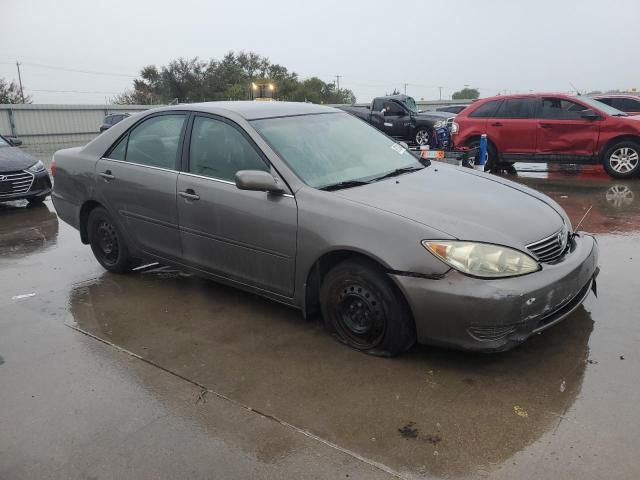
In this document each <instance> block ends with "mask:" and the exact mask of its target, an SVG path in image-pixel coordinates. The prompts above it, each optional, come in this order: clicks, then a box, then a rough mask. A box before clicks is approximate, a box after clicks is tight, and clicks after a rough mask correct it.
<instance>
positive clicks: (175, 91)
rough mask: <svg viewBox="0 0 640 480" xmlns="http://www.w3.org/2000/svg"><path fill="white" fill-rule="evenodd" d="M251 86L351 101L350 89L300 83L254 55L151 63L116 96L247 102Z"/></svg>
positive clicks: (280, 94)
mask: <svg viewBox="0 0 640 480" xmlns="http://www.w3.org/2000/svg"><path fill="white" fill-rule="evenodd" d="M251 83H273V84H274V85H275V88H276V97H277V98H278V99H280V100H291V101H308V102H314V103H354V102H355V95H354V94H353V92H352V91H351V90H348V89H339V90H338V89H336V88H335V86H334V85H333V84H332V83H325V82H323V81H322V80H320V79H319V78H315V77H313V78H308V79H305V80H300V79H299V78H298V75H297V74H296V73H295V72H289V70H287V68H285V67H284V66H282V65H279V64H274V63H271V61H270V60H269V59H268V58H266V57H263V56H261V55H258V54H257V53H253V52H240V53H237V54H236V53H234V52H229V53H227V54H226V55H225V56H224V57H223V58H222V59H221V60H216V59H211V60H209V61H208V62H202V61H200V60H199V59H198V58H197V57H196V58H192V59H184V58H179V59H176V60H174V61H172V62H170V63H169V64H168V65H166V66H161V67H156V66H155V65H149V66H146V67H144V68H143V69H142V70H141V71H140V78H136V79H135V80H134V82H133V88H132V89H130V90H127V91H125V92H123V93H122V94H120V95H118V96H116V97H115V98H114V99H113V101H114V102H115V103H121V104H143V105H148V104H154V103H170V102H172V101H175V99H178V101H179V102H182V103H189V102H200V101H212V100H247V99H249V98H250V87H251Z"/></svg>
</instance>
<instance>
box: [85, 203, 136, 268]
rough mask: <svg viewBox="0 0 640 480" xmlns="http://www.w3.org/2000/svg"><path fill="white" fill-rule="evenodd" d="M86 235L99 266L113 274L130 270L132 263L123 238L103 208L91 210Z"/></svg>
mask: <svg viewBox="0 0 640 480" xmlns="http://www.w3.org/2000/svg"><path fill="white" fill-rule="evenodd" d="M87 233H88V234H89V244H90V245H91V250H92V251H93V254H94V255H95V257H96V259H97V260H98V262H100V265H102V266H103V267H104V268H106V269H107V270H109V271H110V272H113V273H125V272H128V271H130V270H131V268H132V266H133V262H132V259H131V257H130V256H129V249H128V248H127V244H126V242H125V240H124V237H123V236H122V234H121V233H120V230H119V229H118V227H117V226H116V224H115V222H114V221H113V219H112V218H111V216H110V215H109V213H108V212H107V211H106V210H105V209H104V208H102V207H96V208H94V209H93V210H91V213H89V219H88V221H87Z"/></svg>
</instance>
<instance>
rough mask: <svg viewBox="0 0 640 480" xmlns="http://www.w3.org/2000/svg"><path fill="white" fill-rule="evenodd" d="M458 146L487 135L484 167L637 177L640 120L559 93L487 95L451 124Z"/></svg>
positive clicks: (582, 99)
mask: <svg viewBox="0 0 640 480" xmlns="http://www.w3.org/2000/svg"><path fill="white" fill-rule="evenodd" d="M451 133H452V138H453V142H454V144H455V146H456V147H457V148H459V147H462V146H476V145H477V144H478V143H479V139H480V135H481V134H483V133H486V134H487V136H488V140H489V143H488V149H487V157H488V158H487V165H488V168H496V167H498V168H499V167H500V165H504V164H507V165H509V164H513V163H514V162H520V161H525V162H545V163H552V162H560V163H577V164H598V163H601V164H602V165H603V166H604V168H605V170H606V171H607V173H608V174H609V175H610V176H611V177H615V178H629V177H633V176H635V175H637V174H638V173H640V117H632V116H628V115H627V114H626V113H624V112H621V111H620V110H616V109H615V108H612V107H610V106H608V105H605V104H604V103H601V102H600V101H598V100H594V99H592V98H588V97H574V96H571V95H562V94H528V95H510V96H498V97H490V98H485V99H482V100H478V101H477V102H474V103H473V104H472V105H470V106H469V107H468V108H466V109H465V110H463V111H462V112H461V113H459V114H458V116H457V117H456V118H455V120H454V122H453V124H452V129H451Z"/></svg>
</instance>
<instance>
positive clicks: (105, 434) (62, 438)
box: [0, 170, 640, 479]
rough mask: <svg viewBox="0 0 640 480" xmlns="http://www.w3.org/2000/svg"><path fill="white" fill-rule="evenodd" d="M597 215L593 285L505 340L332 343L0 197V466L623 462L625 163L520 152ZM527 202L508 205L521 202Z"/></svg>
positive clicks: (474, 468)
mask: <svg viewBox="0 0 640 480" xmlns="http://www.w3.org/2000/svg"><path fill="white" fill-rule="evenodd" d="M516 180H517V181H520V182H523V183H525V184H527V185H529V186H531V187H533V188H536V189H538V190H541V191H543V192H544V193H546V194H548V195H550V196H551V197H553V198H554V199H555V200H556V201H558V203H560V204H561V205H562V206H563V207H564V208H565V209H566V210H567V212H568V214H569V216H570V218H571V220H572V222H573V224H574V226H575V225H576V224H577V223H578V222H579V221H580V219H581V218H582V217H583V215H584V214H585V213H586V212H587V211H588V210H589V209H590V210H589V213H588V215H587V217H586V218H585V219H584V222H583V224H582V227H581V228H582V229H584V230H586V231H589V232H593V233H595V234H596V235H597V239H598V242H599V244H600V254H601V260H600V266H601V273H600V276H599V277H598V298H595V297H594V296H593V295H590V296H589V297H588V299H587V301H586V302H585V304H584V305H583V306H582V307H580V308H579V309H578V310H577V311H576V312H575V313H574V314H572V315H571V316H570V317H569V318H567V319H566V320H565V321H563V322H561V323H560V324H559V325H557V326H555V327H553V328H551V329H549V330H547V331H545V332H543V333H542V334H539V335H535V336H534V337H533V338H531V339H530V340H529V341H527V342H526V343H525V344H524V345H522V346H520V347H518V348H516V349H514V350H512V351H510V352H507V353H501V354H495V355H478V354H469V353H462V352H455V351H450V350H442V349H435V348H430V347H424V346H420V347H414V348H413V349H412V350H411V351H410V352H408V353H407V354H405V355H403V356H401V357H399V358H395V359H382V358H376V357H371V356H367V355H364V354H361V353H357V352H355V351H352V350H349V349H347V348H345V347H344V346H342V345H341V344H339V343H338V342H336V341H335V340H334V339H332V338H331V337H330V336H329V335H327V334H326V333H325V332H324V331H323V329H322V326H321V324H320V322H319V321H317V320H314V321H305V320H303V319H302V317H301V315H300V314H299V312H297V311H295V310H292V309H289V308H287V307H284V306H281V305H279V304H276V303H273V302H271V301H268V300H265V299H262V298H260V297H256V296H254V295H250V294H247V293H243V292H240V291H236V290H233V289H231V288H228V287H225V286H221V285H219V284H216V283H214V282H212V281H208V280H203V279H199V278H196V277H194V276H191V275H187V274H183V273H180V272H178V271H175V270H172V269H168V268H166V267H162V266H159V265H151V266H147V267H144V268H142V269H140V270H138V271H136V272H134V273H132V274H129V275H122V276H119V275H113V274H110V273H106V272H104V271H103V270H102V269H101V267H100V266H99V265H98V263H97V262H96V261H95V260H94V258H93V256H92V254H91V250H90V248H89V247H87V246H84V245H82V244H81V243H80V239H79V235H78V233H77V232H76V231H75V230H73V229H72V228H70V227H69V226H67V225H66V224H64V223H62V222H59V221H58V219H57V217H56V215H55V212H54V210H53V207H52V205H51V203H50V202H49V201H47V202H46V203H45V205H43V206H41V207H36V208H26V207H25V206H24V205H23V204H22V203H13V204H5V205H1V204H0V273H1V275H0V292H1V295H0V478H2V479H18V478H20V479H28V478H224V479H230V478H238V479H241V478H242V479H244V478H362V479H377V478H488V477H490V478H498V479H502V478H504V479H512V478H527V479H538V478H540V479H542V478H581V479H600V478H605V477H606V478H616V479H637V478H640V461H639V460H638V447H637V446H638V445H639V444H640V419H639V417H638V413H637V412H638V410H637V409H638V404H639V403H640V384H639V382H638V371H639V368H640V355H639V354H638V341H639V340H640V323H639V322H638V308H637V304H636V301H637V298H638V287H639V286H640V282H639V281H638V278H639V276H640V274H639V272H638V267H639V266H640V182H637V181H635V182H634V181H630V182H621V181H612V180H610V179H609V178H607V177H606V176H605V175H604V173H602V172H600V171H596V170H593V171H581V170H577V171H570V172H567V171H553V172H547V171H545V172H525V173H522V174H521V175H519V176H518V177H517V178H516ZM523 221H526V219H523Z"/></svg>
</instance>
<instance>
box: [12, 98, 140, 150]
mask: <svg viewBox="0 0 640 480" xmlns="http://www.w3.org/2000/svg"><path fill="white" fill-rule="evenodd" d="M147 108H149V106H147V105H0V134H2V135H6V136H12V137H17V138H19V139H20V140H22V145H23V147H22V148H24V150H26V151H27V152H29V153H31V154H32V155H34V156H35V157H36V158H39V159H41V160H43V161H46V162H48V161H49V160H50V159H51V156H52V155H53V153H54V152H55V151H56V150H59V149H61V148H68V147H76V146H79V145H84V144H86V143H87V142H89V141H90V140H92V139H93V138H94V137H95V136H96V135H98V134H99V126H100V124H101V123H102V120H103V119H104V116H105V115H107V114H108V113H113V112H127V113H136V112H139V111H141V110H146V109H147Z"/></svg>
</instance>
